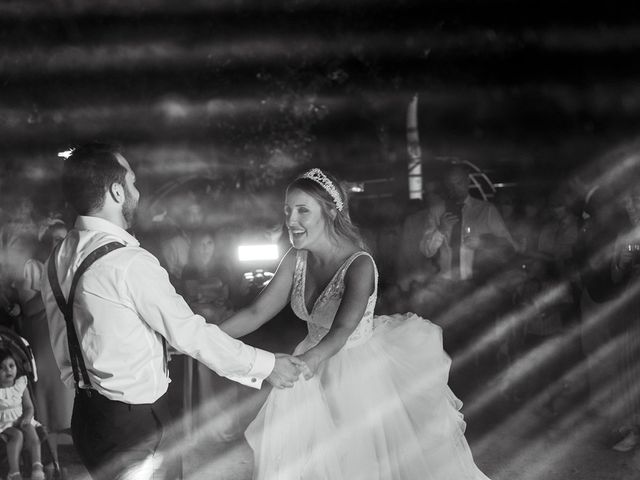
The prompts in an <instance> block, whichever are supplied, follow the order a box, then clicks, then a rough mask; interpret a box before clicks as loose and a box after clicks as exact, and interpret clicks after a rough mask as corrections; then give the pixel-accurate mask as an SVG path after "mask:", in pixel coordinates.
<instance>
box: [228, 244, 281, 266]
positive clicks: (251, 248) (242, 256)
mask: <svg viewBox="0 0 640 480" xmlns="http://www.w3.org/2000/svg"><path fill="white" fill-rule="evenodd" d="M278 256H279V255H278V245H276V244H271V245H240V246H239V247H238V260H240V261H241V262H255V261H259V260H277V259H278Z"/></svg>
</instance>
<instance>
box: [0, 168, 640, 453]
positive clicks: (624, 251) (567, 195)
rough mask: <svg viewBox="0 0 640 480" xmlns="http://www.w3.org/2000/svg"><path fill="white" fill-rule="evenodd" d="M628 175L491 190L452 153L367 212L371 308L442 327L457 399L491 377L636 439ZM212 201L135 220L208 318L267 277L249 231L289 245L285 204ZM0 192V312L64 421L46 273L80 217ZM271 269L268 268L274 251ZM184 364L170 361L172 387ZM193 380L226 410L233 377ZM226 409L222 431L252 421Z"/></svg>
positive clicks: (638, 361) (638, 417)
mask: <svg viewBox="0 0 640 480" xmlns="http://www.w3.org/2000/svg"><path fill="white" fill-rule="evenodd" d="M633 178H634V176H633V174H629V173H628V172H627V174H624V173H621V174H619V175H617V177H616V179H614V180H611V179H610V178H605V177H604V176H602V175H601V176H594V177H593V178H592V180H591V181H590V182H588V183H585V182H584V181H583V180H582V179H581V178H580V177H578V176H575V177H574V178H570V179H566V181H558V182H556V183H555V184H554V188H553V189H550V190H547V191H544V190H540V189H537V188H529V189H527V188H521V187H515V188H512V189H503V190H500V191H498V192H496V193H495V195H494V196H493V197H492V198H490V199H488V200H483V199H481V198H479V195H477V192H475V193H474V192H473V191H472V189H471V188H470V187H471V184H470V182H469V175H468V172H467V171H465V170H464V168H463V167H462V166H461V165H452V166H451V167H450V168H447V169H446V171H445V172H444V173H443V175H442V177H441V178H439V179H436V180H433V181H430V182H428V183H427V184H426V185H425V195H424V200H423V201H422V202H419V203H413V204H410V206H409V208H410V210H409V211H408V213H407V214H406V215H405V216H403V217H402V219H401V221H400V222H398V221H395V222H394V221H391V220H389V219H387V221H385V222H379V221H377V222H375V226H374V224H373V223H374V222H371V221H369V222H367V216H366V215H365V214H363V215H361V217H362V221H361V222H360V223H361V226H362V227H363V231H364V232H365V234H366V238H367V240H368V243H369V247H370V248H371V250H372V252H373V254H374V256H375V257H376V259H377V261H378V265H379V266H380V270H381V276H380V287H381V292H382V293H381V298H380V301H379V303H378V307H377V308H378V312H379V313H391V312H404V311H412V312H415V313H417V314H418V315H421V316H423V317H425V318H429V319H430V320H432V321H433V322H434V323H436V324H438V325H440V326H441V327H442V328H443V330H444V342H445V348H446V350H447V351H448V353H449V354H450V355H451V356H452V358H453V361H454V363H453V370H452V378H451V383H452V384H453V388H454V390H455V391H456V392H458V393H459V394H460V395H461V396H462V397H463V398H465V396H467V397H470V398H471V397H473V395H474V393H477V392H479V391H480V390H481V389H486V388H487V386H489V387H490V388H494V389H496V391H499V392H500V393H501V395H502V396H503V398H504V399H505V401H508V402H512V403H513V404H514V405H516V406H517V405H522V404H525V403H531V402H533V403H535V404H536V405H537V406H538V407H539V409H538V411H539V412H540V413H541V414H544V415H550V416H553V415H559V414H561V413H562V412H563V411H565V410H566V409H567V408H578V407H582V406H583V407H584V408H585V409H589V411H591V412H594V413H596V414H598V415H601V416H602V417H604V418H607V419H608V420H609V421H610V424H611V429H612V431H614V432H616V436H614V437H612V446H613V447H614V448H615V449H617V450H620V451H629V450H632V449H633V448H634V447H635V446H636V445H637V444H639V443H640V430H639V429H640V401H639V395H640V391H639V390H640V388H639V387H638V386H637V385H638V382H637V378H638V373H640V368H639V367H640V318H639V313H640V309H639V303H640V302H639V300H638V299H639V298H640V295H639V294H638V293H639V292H638V288H639V287H638V285H639V283H640V282H639V275H640V235H639V234H638V230H639V228H640V182H634V181H632V179H633ZM637 178H640V176H637ZM542 192H544V193H542ZM216 201H217V199H216V198H213V197H211V196H210V197H208V198H207V197H198V195H196V194H194V193H193V192H189V191H184V192H182V193H180V194H177V195H175V196H173V197H172V198H170V199H168V200H167V201H166V202H165V204H164V208H163V209H162V210H161V211H159V212H155V213H154V214H149V218H145V219H142V221H141V222H140V224H141V225H142V226H144V228H142V229H141V230H140V231H139V232H138V234H139V237H140V239H141V243H142V244H143V246H145V247H146V248H147V249H149V250H150V251H151V252H152V253H154V254H155V255H156V256H157V257H158V259H159V260H160V261H161V263H162V264H163V266H165V268H166V269H167V271H168V273H169V276H170V279H171V281H172V283H173V284H174V286H175V288H176V290H177V291H178V292H180V293H181V294H182V295H183V297H184V298H185V300H186V301H187V302H188V303H189V305H190V306H191V307H192V309H193V310H194V311H195V312H197V313H201V314H202V315H203V316H204V317H205V318H206V319H207V321H208V322H211V323H221V322H222V321H224V320H225V319H227V318H228V317H229V316H231V315H232V314H233V312H234V311H235V310H237V309H238V308H240V307H242V306H243V305H244V304H246V302H247V301H248V299H250V297H251V296H252V295H255V293H256V292H257V291H258V290H259V285H257V286H256V285H255V284H253V283H252V281H251V280H250V279H248V278H247V277H246V276H245V275H243V273H245V272H243V271H242V269H239V266H238V264H237V261H236V252H235V247H236V246H237V245H238V244H239V243H240V242H241V241H242V240H243V239H246V238H247V237H251V240H252V241H253V242H256V241H258V243H278V244H279V245H280V254H281V255H282V254H284V252H285V251H286V249H287V248H288V246H289V245H288V238H287V235H286V233H285V232H284V231H283V225H282V223H281V221H280V218H279V215H278V213H279V212H278V211H275V212H273V215H271V216H270V217H267V216H265V217H264V218H270V220H255V219H250V220H249V221H246V220H247V219H245V222H244V223H242V222H240V223H236V224H233V223H231V222H229V223H227V224H225V223H224V222H220V221H219V219H216V218H213V217H215V216H216V215H217V213H216V212H219V211H220V210H219V209H217V210H215V212H214V210H213V209H212V208H211V207H212V205H213V204H214V203H215V202H216ZM356 202H357V199H356ZM4 203H5V204H4V205H3V208H2V211H1V212H0V214H1V215H2V218H1V219H0V252H1V255H2V256H1V258H0V265H1V271H0V303H1V304H0V307H1V308H0V322H1V323H2V325H4V326H6V327H8V328H11V329H14V330H16V331H17V332H18V333H19V334H20V335H22V336H24V337H25V338H27V340H28V341H29V342H30V343H31V345H32V348H33V351H34V355H35V358H36V361H37V365H38V369H39V377H40V380H39V382H38V384H37V386H36V390H35V392H36V397H35V398H34V402H35V404H36V407H37V412H38V416H39V420H40V421H41V422H42V423H44V424H45V425H47V426H48V427H49V429H50V430H51V431H52V432H62V431H64V430H65V429H67V428H68V427H69V419H70V415H71V406H72V402H73V392H72V391H69V390H67V389H65V388H64V386H63V385H62V383H61V382H60V380H59V374H58V372H57V371H56V367H55V362H54V361H53V358H52V352H51V347H50V345H49V342H48V330H47V323H46V317H45V315H44V309H43V305H42V301H41V299H40V295H39V291H38V290H39V289H38V284H39V280H40V278H41V276H42V275H43V272H42V268H43V264H44V261H45V260H46V258H47V256H48V255H49V253H50V252H51V250H52V248H53V247H54V246H55V245H56V244H57V242H59V241H60V240H61V239H62V238H64V236H65V235H66V233H67V229H68V228H71V225H70V224H69V221H68V217H66V216H65V213H64V211H62V210H60V211H55V210H51V211H47V212H46V213H39V212H41V211H42V210H43V209H42V206H41V205H39V206H36V205H34V204H33V203H32V202H31V201H30V199H29V198H28V197H21V198H14V199H12V201H11V202H10V203H9V202H4ZM354 203H355V202H354ZM36 207H38V208H36ZM356 207H357V205H356ZM275 209H277V207H275ZM362 210H363V208H362V207H361V209H360V212H362ZM227 213H228V212H227ZM354 216H355V217H356V218H355V219H356V221H358V209H357V208H356V213H355V215H354ZM369 220H371V219H369ZM264 266H265V267H266V268H267V269H271V271H273V270H274V269H275V266H276V262H272V264H270V265H264ZM256 287H258V288H256ZM300 323H301V322H300ZM276 325H278V328H288V327H287V326H284V327H283V326H282V324H277V322H276ZM294 330H295V329H294ZM300 331H301V330H300ZM280 340H281V339H280ZM268 341H269V340H267V342H268ZM289 343H290V344H291V345H293V344H294V339H291V341H290V342H289ZM175 368H176V367H174V369H175ZM179 368H180V370H183V367H182V366H180V367H179ZM180 376H181V372H172V377H173V378H174V379H175V380H174V383H175V384H176V385H181V382H180ZM194 379H195V380H194V382H193V392H192V393H193V394H194V403H195V404H196V405H194V407H197V406H198V405H199V404H201V405H204V403H205V400H209V401H208V403H207V408H215V409H218V410H222V409H224V405H223V403H224V404H229V403H234V402H235V401H236V400H237V395H238V394H239V393H238V387H236V386H235V385H232V384H231V383H230V382H228V381H226V380H224V379H220V378H218V377H217V376H215V375H214V374H213V373H211V372H210V371H209V370H208V369H204V368H202V369H201V368H199V367H198V368H197V369H196V372H195V373H194ZM174 388H175V387H174ZM214 393H215V395H214ZM214 397H215V398H218V399H219V403H220V402H222V403H220V404H216V403H215V402H213V403H212V402H211V398H214ZM252 408H253V407H252ZM194 411H200V412H203V410H202V409H197V408H195V409H194ZM202 415H205V416H206V412H205V413H202ZM248 418H250V414H249V415H248ZM227 420H228V421H227V423H226V424H224V425H220V428H219V429H218V434H219V437H220V439H221V440H225V439H229V438H233V437H234V436H237V435H238V434H240V433H241V432H242V431H243V428H244V426H246V425H245V424H243V419H241V418H228V419H227Z"/></svg>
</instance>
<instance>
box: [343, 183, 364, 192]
mask: <svg viewBox="0 0 640 480" xmlns="http://www.w3.org/2000/svg"><path fill="white" fill-rule="evenodd" d="M345 187H346V189H347V191H348V192H351V193H362V192H364V182H347V183H346V185H345Z"/></svg>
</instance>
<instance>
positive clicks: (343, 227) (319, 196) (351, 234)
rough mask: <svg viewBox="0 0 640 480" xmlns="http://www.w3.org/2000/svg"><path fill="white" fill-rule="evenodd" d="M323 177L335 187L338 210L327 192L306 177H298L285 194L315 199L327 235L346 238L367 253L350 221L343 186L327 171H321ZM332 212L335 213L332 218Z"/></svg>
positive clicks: (363, 243) (364, 244) (360, 235)
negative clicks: (340, 207)
mask: <svg viewBox="0 0 640 480" xmlns="http://www.w3.org/2000/svg"><path fill="white" fill-rule="evenodd" d="M323 173H324V175H325V176H326V177H327V178H328V179H329V180H330V181H331V183H332V184H333V186H335V187H336V190H337V191H338V194H339V195H340V199H341V200H342V209H338V208H337V205H336V202H335V200H334V199H333V197H332V196H331V194H329V192H328V191H327V190H326V189H325V188H324V187H323V186H322V185H320V184H319V183H318V182H316V181H315V180H312V179H310V178H306V177H302V176H300V177H298V178H296V179H295V180H294V181H293V182H291V183H290V184H289V186H288V187H287V193H288V192H290V191H291V190H300V191H302V192H304V193H306V194H308V195H311V196H312V197H313V198H315V199H316V200H317V201H318V203H319V204H320V207H321V209H322V216H323V217H324V219H325V223H326V225H327V229H328V232H329V235H330V236H332V237H333V238H334V239H338V238H340V237H342V238H346V239H347V240H350V241H352V242H353V243H355V244H356V245H357V246H358V247H360V248H361V249H363V250H365V251H369V249H368V247H367V245H366V243H365V242H364V239H363V238H362V234H361V233H360V229H359V228H358V227H356V226H355V225H354V224H353V222H352V221H351V216H350V215H349V196H348V194H347V191H346V190H345V188H344V187H343V185H342V184H341V183H340V182H339V181H338V180H337V179H336V177H335V176H334V175H332V174H330V173H328V172H327V171H325V170H323ZM332 212H335V217H333V215H332Z"/></svg>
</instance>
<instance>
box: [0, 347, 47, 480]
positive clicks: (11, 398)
mask: <svg viewBox="0 0 640 480" xmlns="http://www.w3.org/2000/svg"><path fill="white" fill-rule="evenodd" d="M33 416H34V408H33V403H32V402H31V395H29V389H28V388H27V377H26V376H25V375H22V374H20V372H19V371H18V367H17V365H16V359H15V358H14V357H13V354H12V353H11V351H9V350H7V349H5V348H0V437H2V438H3V440H4V442H5V443H6V448H7V456H8V459H9V474H8V475H7V480H22V476H21V475H20V454H21V453H22V447H23V444H24V446H25V447H26V448H27V451H28V452H29V457H30V460H31V463H32V465H31V480H44V478H45V476H44V470H43V466H42V461H41V452H40V439H39V438H38V434H37V433H36V429H35V427H36V426H37V425H39V423H38V422H37V421H36V420H35V419H34V418H33Z"/></svg>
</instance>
